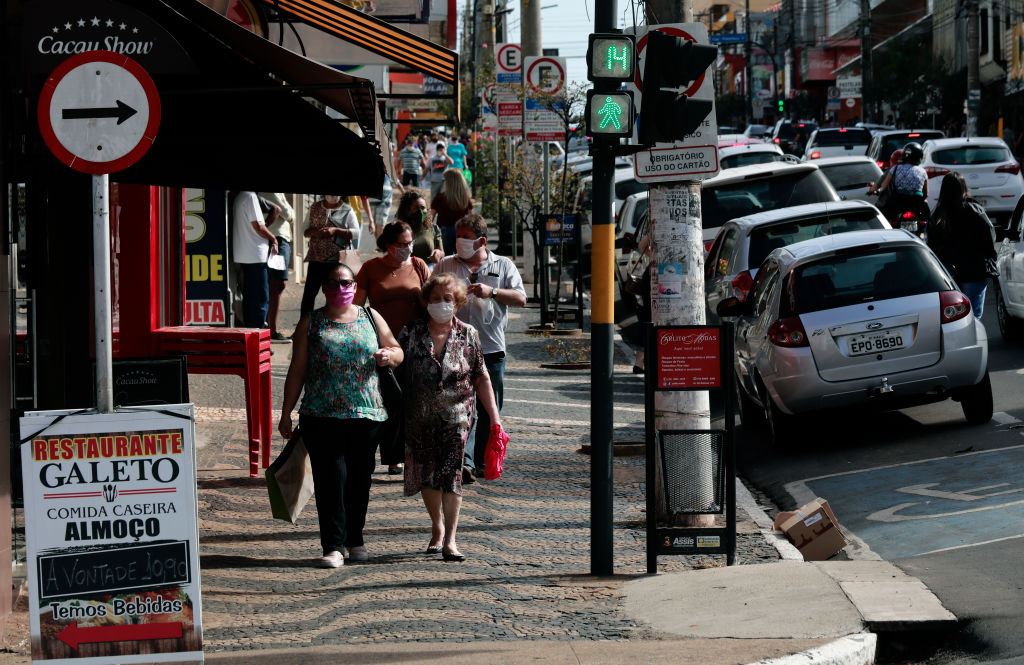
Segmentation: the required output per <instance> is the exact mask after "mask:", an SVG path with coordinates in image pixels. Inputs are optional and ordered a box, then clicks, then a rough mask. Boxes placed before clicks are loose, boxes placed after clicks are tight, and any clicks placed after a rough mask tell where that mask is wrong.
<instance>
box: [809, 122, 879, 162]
mask: <svg viewBox="0 0 1024 665" xmlns="http://www.w3.org/2000/svg"><path fill="white" fill-rule="evenodd" d="M869 143H871V132H870V131H869V130H867V129H863V128H861V127H819V128H818V129H816V130H814V131H813V132H812V133H811V136H810V138H808V139H807V146H806V147H805V148H804V157H803V159H804V161H805V162H808V161H811V160H816V159H823V158H825V157H850V156H853V155H866V154H867V152H868V144H869Z"/></svg>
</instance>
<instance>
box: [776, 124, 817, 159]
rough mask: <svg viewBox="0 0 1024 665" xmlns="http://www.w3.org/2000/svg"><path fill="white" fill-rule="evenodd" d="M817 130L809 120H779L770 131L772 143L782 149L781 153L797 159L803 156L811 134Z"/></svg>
mask: <svg viewBox="0 0 1024 665" xmlns="http://www.w3.org/2000/svg"><path fill="white" fill-rule="evenodd" d="M817 128H818V125H817V124H816V123H813V122H811V121H810V120H779V121H778V122H776V123H775V127H774V128H773V129H772V143H774V144H775V145H777V146H779V147H780V148H782V152H784V153H787V154H790V155H796V156H797V157H799V156H800V155H802V154H804V146H805V145H806V144H807V139H808V138H810V136H811V132H813V131H814V130H815V129H817Z"/></svg>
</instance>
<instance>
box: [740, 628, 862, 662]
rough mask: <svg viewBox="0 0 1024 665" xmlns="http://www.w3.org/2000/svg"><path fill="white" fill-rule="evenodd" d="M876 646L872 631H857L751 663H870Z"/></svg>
mask: <svg viewBox="0 0 1024 665" xmlns="http://www.w3.org/2000/svg"><path fill="white" fill-rule="evenodd" d="M877 646H878V637H877V636H876V635H875V634H874V633H858V634H856V635H847V636H846V637H840V638H839V639H838V640H835V641H834V642H830V643H829V644H826V645H825V646H823V647H817V648H814V649H808V650H807V651H801V652H800V653H795V654H792V655H790V656H782V657H781V658H768V659H765V660H759V661H757V662H756V663H753V664H752V665H871V663H874V662H875V650H876V647H877Z"/></svg>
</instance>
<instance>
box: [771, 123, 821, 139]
mask: <svg viewBox="0 0 1024 665" xmlns="http://www.w3.org/2000/svg"><path fill="white" fill-rule="evenodd" d="M817 128H818V126H817V125H816V124H814V123H813V122H804V123H796V124H795V125H794V124H793V123H791V122H787V123H785V124H784V125H781V126H779V138H780V139H787V140H788V139H791V138H794V137H795V136H796V130H797V129H799V130H800V131H802V132H803V133H804V136H810V135H811V132H813V131H814V130H815V129H817Z"/></svg>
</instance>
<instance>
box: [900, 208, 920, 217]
mask: <svg viewBox="0 0 1024 665" xmlns="http://www.w3.org/2000/svg"><path fill="white" fill-rule="evenodd" d="M915 217H917V215H916V214H915V213H913V212H911V211H909V210H908V211H906V212H905V213H903V214H902V215H900V219H914V218H915Z"/></svg>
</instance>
